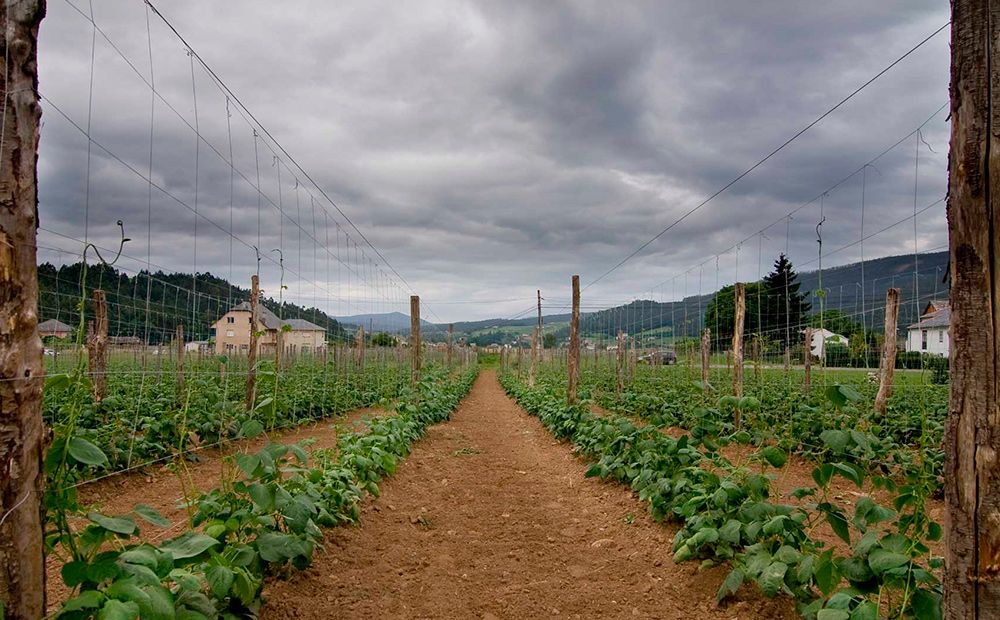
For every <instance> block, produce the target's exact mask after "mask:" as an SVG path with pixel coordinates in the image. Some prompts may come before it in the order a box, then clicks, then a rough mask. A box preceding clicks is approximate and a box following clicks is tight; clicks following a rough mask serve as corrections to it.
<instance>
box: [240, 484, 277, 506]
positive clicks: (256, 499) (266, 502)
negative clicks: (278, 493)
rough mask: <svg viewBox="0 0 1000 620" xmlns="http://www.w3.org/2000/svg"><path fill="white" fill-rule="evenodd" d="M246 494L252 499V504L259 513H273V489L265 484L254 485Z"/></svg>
mask: <svg viewBox="0 0 1000 620" xmlns="http://www.w3.org/2000/svg"><path fill="white" fill-rule="evenodd" d="M247 493H249V494H250V498H251V499H253V503H254V505H255V506H257V508H258V509H259V510H260V511H261V512H273V511H274V487H272V486H270V485H266V484H260V483H255V484H251V485H250V486H249V487H248V488H247Z"/></svg>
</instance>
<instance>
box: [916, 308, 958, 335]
mask: <svg viewBox="0 0 1000 620" xmlns="http://www.w3.org/2000/svg"><path fill="white" fill-rule="evenodd" d="M925 316H926V318H925V319H923V320H922V321H920V322H918V323H914V324H913V325H910V326H909V327H908V328H907V329H927V328H930V327H948V326H949V325H951V308H949V307H948V306H945V307H944V308H941V309H940V310H938V311H937V312H934V313H932V314H930V315H925Z"/></svg>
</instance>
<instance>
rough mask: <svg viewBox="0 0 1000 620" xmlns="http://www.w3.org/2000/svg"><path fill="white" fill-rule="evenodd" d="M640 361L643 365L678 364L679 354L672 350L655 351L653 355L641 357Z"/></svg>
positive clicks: (647, 354) (648, 354)
mask: <svg viewBox="0 0 1000 620" xmlns="http://www.w3.org/2000/svg"><path fill="white" fill-rule="evenodd" d="M638 361H639V363H641V364H664V365H670V364H676V363H677V353H675V352H673V351H672V350H670V349H660V350H659V351H653V352H652V353H646V354H645V355H640V356H639V359H638Z"/></svg>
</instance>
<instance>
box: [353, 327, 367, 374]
mask: <svg viewBox="0 0 1000 620" xmlns="http://www.w3.org/2000/svg"><path fill="white" fill-rule="evenodd" d="M354 347H355V350H354V365H355V366H357V367H358V368H359V369H363V368H364V367H365V326H364V325H358V333H357V335H356V336H355V337H354Z"/></svg>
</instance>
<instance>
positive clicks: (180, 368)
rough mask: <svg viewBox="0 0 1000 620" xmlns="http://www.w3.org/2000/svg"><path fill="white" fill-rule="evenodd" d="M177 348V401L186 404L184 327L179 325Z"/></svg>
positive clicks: (175, 340) (175, 338) (175, 339)
mask: <svg viewBox="0 0 1000 620" xmlns="http://www.w3.org/2000/svg"><path fill="white" fill-rule="evenodd" d="M174 345H175V346H176V347H177V401H178V402H181V403H183V402H184V325H183V324H182V323H178V324H177V334H176V335H175V336H174Z"/></svg>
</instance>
